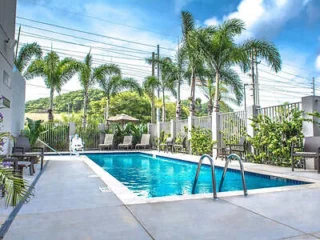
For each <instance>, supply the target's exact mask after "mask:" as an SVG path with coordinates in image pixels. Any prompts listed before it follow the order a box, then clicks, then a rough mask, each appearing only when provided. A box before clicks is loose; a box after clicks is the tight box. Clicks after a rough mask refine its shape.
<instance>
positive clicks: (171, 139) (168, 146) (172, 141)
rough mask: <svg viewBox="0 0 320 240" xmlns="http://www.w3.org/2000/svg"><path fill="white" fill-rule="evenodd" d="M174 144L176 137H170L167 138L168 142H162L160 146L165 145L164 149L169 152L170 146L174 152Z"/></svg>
mask: <svg viewBox="0 0 320 240" xmlns="http://www.w3.org/2000/svg"><path fill="white" fill-rule="evenodd" d="M173 144H174V138H172V137H169V138H167V140H166V143H162V144H160V148H161V147H163V151H167V152H169V148H170V149H171V152H173Z"/></svg>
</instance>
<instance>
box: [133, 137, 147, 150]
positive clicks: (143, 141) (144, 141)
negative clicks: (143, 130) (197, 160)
mask: <svg viewBox="0 0 320 240" xmlns="http://www.w3.org/2000/svg"><path fill="white" fill-rule="evenodd" d="M139 148H144V149H146V148H150V134H142V137H141V142H140V143H138V144H136V149H139Z"/></svg>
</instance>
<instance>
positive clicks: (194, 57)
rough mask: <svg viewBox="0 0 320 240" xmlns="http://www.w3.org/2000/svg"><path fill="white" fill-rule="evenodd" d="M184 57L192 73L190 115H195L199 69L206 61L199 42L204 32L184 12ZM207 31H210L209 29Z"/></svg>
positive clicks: (182, 15)
mask: <svg viewBox="0 0 320 240" xmlns="http://www.w3.org/2000/svg"><path fill="white" fill-rule="evenodd" d="M181 18H182V36H183V39H182V48H181V52H182V56H184V57H185V58H186V60H187V71H188V72H189V73H190V74H189V75H190V78H189V79H190V82H189V84H190V99H189V100H190V115H191V116H193V115H194V113H195V90H196V79H197V77H199V73H200V72H199V69H201V68H202V67H203V64H204V59H203V55H202V54H201V48H200V45H199V41H198V37H197V36H198V32H199V31H203V29H201V28H196V27H195V23H194V19H193V16H192V15H191V13H189V12H182V13H181ZM206 31H210V28H207V29H206Z"/></svg>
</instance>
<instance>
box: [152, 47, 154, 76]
mask: <svg viewBox="0 0 320 240" xmlns="http://www.w3.org/2000/svg"><path fill="white" fill-rule="evenodd" d="M151 75H152V76H153V77H154V52H152V70H151Z"/></svg>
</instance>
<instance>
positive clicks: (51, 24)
mask: <svg viewBox="0 0 320 240" xmlns="http://www.w3.org/2000/svg"><path fill="white" fill-rule="evenodd" d="M17 18H18V19H22V20H25V21H30V22H35V23H39V24H44V25H47V26H51V27H56V28H61V29H66V30H69V31H74V32H80V33H84V34H89V35H94V36H99V37H103V38H108V39H112V40H116V41H121V42H127V43H132V44H137V45H141V46H146V47H152V48H155V46H154V45H150V44H147V43H141V42H135V41H130V40H125V39H121V38H116V37H111V36H107V35H102V34H98V33H93V32H87V31H83V30H79V29H74V28H70V27H63V26H60V25H57V24H53V23H48V22H43V21H37V20H33V19H28V18H25V17H20V16H17ZM161 49H165V50H171V51H176V50H175V49H172V48H167V47H161Z"/></svg>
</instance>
